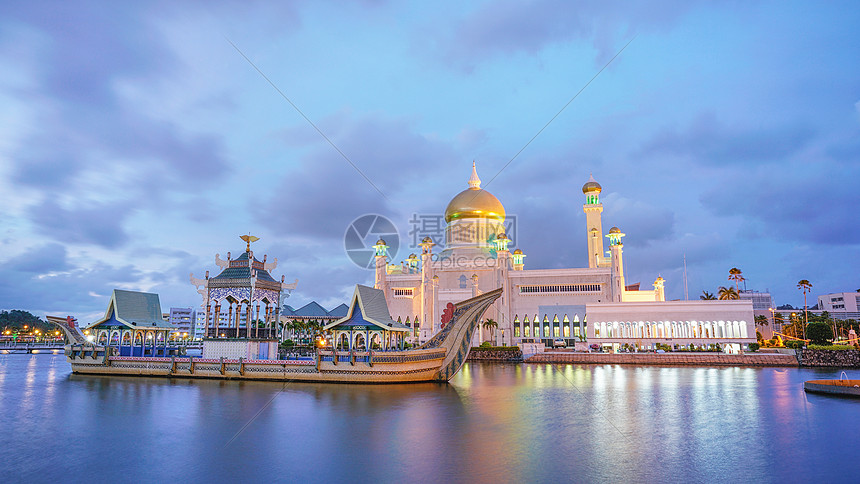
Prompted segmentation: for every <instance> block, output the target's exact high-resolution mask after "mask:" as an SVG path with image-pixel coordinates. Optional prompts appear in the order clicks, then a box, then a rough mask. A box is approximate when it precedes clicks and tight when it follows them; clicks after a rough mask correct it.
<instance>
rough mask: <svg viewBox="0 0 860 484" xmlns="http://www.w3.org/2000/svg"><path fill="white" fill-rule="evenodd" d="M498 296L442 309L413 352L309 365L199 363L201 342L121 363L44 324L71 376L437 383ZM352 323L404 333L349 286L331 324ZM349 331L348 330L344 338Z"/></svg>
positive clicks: (455, 365) (349, 355)
mask: <svg viewBox="0 0 860 484" xmlns="http://www.w3.org/2000/svg"><path fill="white" fill-rule="evenodd" d="M501 295H502V289H501V288H499V289H495V290H493V291H489V292H486V293H483V294H480V295H478V296H475V297H472V298H470V299H466V300H464V301H461V302H459V303H456V304H452V305H450V306H449V308H448V310H447V311H446V314H445V316H444V319H443V321H444V320H447V322H446V323H445V324H444V327H443V328H442V329H441V330H440V331H439V332H438V333H437V334H436V335H435V336H433V337H432V338H431V339H430V340H429V341H427V343H425V344H423V345H421V346H419V347H417V348H414V349H404V350H394V351H374V350H372V349H364V350H363V351H362V350H359V349H357V348H355V345H354V344H352V342H354V341H355V340H352V339H351V340H350V350H349V351H339V350H337V349H336V348H331V349H327V348H324V349H318V350H317V352H316V356H315V358H314V359H313V360H277V359H245V358H241V357H240V358H238V359H230V358H225V357H218V358H211V357H209V358H207V357H206V356H207V355H206V342H205V341H204V354H203V357H200V358H198V357H193V356H185V355H170V356H123V355H120V353H119V350H118V348H116V347H112V346H110V345H104V344H97V343H96V342H93V341H90V340H89V339H88V338H87V337H86V336H84V334H83V333H81V331H80V329H79V328H78V327H76V326H75V324H74V320H73V319H72V318H61V317H55V316H48V318H47V319H48V321H50V322H52V323H54V324H56V325H57V326H59V327H60V328H61V329H62V330H63V331H64V332H65V333H66V336H67V337H68V339H69V342H70V343H69V344H67V345H66V346H65V348H64V349H65V354H66V358H67V360H68V362H69V363H70V364H71V366H72V372H74V373H77V374H91V375H123V376H164V377H186V378H218V379H248V380H271V381H313V382H338V383H402V382H432V381H437V382H445V381H448V380H450V379H451V378H452V377H453V376H454V375H456V374H457V372H458V371H460V368H461V367H462V366H463V363H464V362H465V361H466V357H467V356H468V354H469V348H470V347H471V341H472V336H473V334H474V332H475V330H476V329H477V328H478V324H479V322H480V321H481V318H482V316H483V314H484V311H486V309H487V308H488V307H489V306H490V305H491V304H493V302H494V301H495V300H496V299H498V298H499V297H500V296H501ZM356 318H364V321H365V323H364V326H362V329H363V330H364V331H367V333H366V334H368V335H371V334H384V335H386V336H388V338H389V339H388V341H389V342H393V341H397V338H396V336H392V334H395V333H397V332H398V331H403V329H404V328H398V327H397V325H398V323H396V322H394V321H392V320H391V317H390V315H389V313H388V306H387V304H385V297H384V295H383V293H382V291H379V290H378V289H374V288H370V287H366V286H360V285H359V286H356V291H355V295H354V296H353V299H352V304H351V306H350V311H349V313H348V315H347V316H346V317H345V318H343V319H342V320H341V321H338V322H344V323H349V322H352V323H354V322H355V321H356ZM338 322H335V323H332V325H330V326H334V325H335V324H337V323H338ZM371 325H372V327H369V326H371ZM357 327H359V326H357V325H353V326H351V327H350V331H354V329H355V328H357ZM371 331H372V332H373V333H371ZM364 341H365V347H366V348H370V347H371V346H372V345H371V344H368V343H369V342H370V338H367V339H365V340H364ZM399 341H401V342H402V338H401V339H400V340H399ZM336 344H337V342H335V345H336ZM389 347H390V345H389Z"/></svg>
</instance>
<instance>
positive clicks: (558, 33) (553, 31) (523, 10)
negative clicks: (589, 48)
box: [442, 0, 704, 70]
mask: <svg viewBox="0 0 860 484" xmlns="http://www.w3.org/2000/svg"><path fill="white" fill-rule="evenodd" d="M697 3H704V2H683V1H678V0H662V1H657V2H647V3H641V2H628V1H625V2H612V3H602V2H584V3H583V2H565V1H563V0H535V1H531V2H518V1H513V0H506V1H502V2H486V3H484V4H482V5H481V6H480V7H478V8H477V9H475V10H474V11H472V12H471V13H470V14H469V15H468V16H466V17H465V18H463V19H462V20H461V21H460V22H459V23H458V24H457V25H455V27H454V29H453V31H452V34H451V36H450V37H448V38H446V39H444V40H443V41H442V48H443V52H444V54H443V55H444V57H445V58H446V59H447V60H448V61H449V62H451V63H453V64H455V65H457V66H460V67H463V68H465V69H467V70H471V69H472V68H474V66H475V65H476V64H477V63H479V62H481V61H483V60H485V59H487V58H491V57H494V56H496V55H510V54H514V53H517V52H525V53H528V54H533V53H535V52H537V51H539V50H541V49H542V48H543V47H544V46H546V45H547V44H551V43H556V42H566V41H570V40H590V41H592V43H593V45H594V47H595V48H597V49H598V52H599V54H598V59H600V60H601V61H605V60H608V59H609V58H610V57H611V56H612V55H614V50H616V49H618V47H619V46H618V45H616V41H618V40H621V39H622V38H623V39H625V40H626V39H628V38H630V37H632V33H634V32H636V33H642V32H647V31H661V30H663V29H665V28H666V27H668V26H671V25H672V24H674V23H675V22H676V21H677V20H678V19H679V18H680V17H682V16H683V15H686V14H687V12H688V11H690V10H692V9H693V8H695V7H696V6H697V5H696V4H697Z"/></svg>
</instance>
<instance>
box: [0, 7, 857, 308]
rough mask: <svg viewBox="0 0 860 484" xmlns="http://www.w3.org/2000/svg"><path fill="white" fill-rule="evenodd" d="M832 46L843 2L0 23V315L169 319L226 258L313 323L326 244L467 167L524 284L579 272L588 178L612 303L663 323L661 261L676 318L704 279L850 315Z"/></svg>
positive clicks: (844, 35)
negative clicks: (498, 213) (266, 271)
mask: <svg viewBox="0 0 860 484" xmlns="http://www.w3.org/2000/svg"><path fill="white" fill-rule="evenodd" d="M859 23H860V8H858V7H857V6H856V4H855V3H852V2H843V3H840V2H826V3H824V4H818V3H815V4H813V3H810V2H689V1H668V0H667V1H656V2H611V3H610V2H589V3H582V2H561V1H558V2H556V1H532V2H508V1H503V2H476V3H464V2H453V1H452V2H435V3H432V4H426V3H418V2H415V3H403V2H397V3H394V2H391V3H389V2H376V1H365V2H290V3H288V4H286V5H279V6H273V5H270V2H221V3H219V4H218V5H210V4H209V3H207V2H184V3H177V2H149V3H123V2H74V3H73V4H72V3H69V4H67V3H61V2H52V3H50V2H46V3H42V2H27V3H21V4H17V5H15V4H12V3H11V2H8V3H5V4H3V5H0V71H2V72H3V73H4V75H3V76H0V106H3V108H2V109H0V194H2V201H3V213H2V215H0V249H2V250H0V260H2V268H3V269H2V272H0V308H6V309H13V308H22V309H28V310H31V311H33V312H35V313H39V314H44V313H49V314H58V315H59V314H73V315H76V316H78V317H81V318H84V319H86V318H89V317H92V316H93V315H95V314H97V313H100V312H102V311H104V307H105V306H106V304H107V296H108V295H109V294H110V290H111V289H113V288H125V289H137V290H146V291H153V292H157V293H159V294H160V296H161V301H162V306H164V308H165V310H166V309H167V308H169V307H171V306H190V305H196V304H199V296H198V295H197V293H196V291H195V290H194V288H193V287H192V286H191V285H190V284H189V283H188V275H189V273H191V272H193V273H194V274H195V275H196V276H198V277H200V276H202V274H203V273H204V272H205V271H206V270H210V271H212V272H213V273H214V272H216V269H217V267H216V266H215V265H214V255H215V253H220V254H221V256H222V257H225V256H226V252H227V251H232V252H233V253H234V254H235V253H238V252H239V251H241V250H242V248H243V243H242V242H241V241H240V240H239V239H238V235H240V234H244V233H248V232H250V233H252V234H254V235H257V236H259V237H261V240H260V241H259V242H257V243H256V244H255V251H256V253H257V254H258V255H261V254H263V253H266V254H268V255H269V257H270V258H273V257H278V259H279V261H280V266H279V267H278V268H277V269H276V270H275V271H273V272H274V275H275V276H276V277H280V275H281V274H284V275H286V278H287V280H293V279H299V287H298V289H297V290H296V291H295V292H294V293H293V294H292V296H291V297H290V299H289V300H288V303H290V304H292V305H294V306H298V305H301V304H303V303H306V302H308V301H310V300H313V299H315V300H317V301H319V302H321V303H322V304H323V305H325V306H328V307H332V306H334V305H336V304H337V303H340V302H341V301H345V300H346V299H347V298H348V296H349V295H350V294H351V293H352V286H353V285H354V284H355V283H368V282H370V281H372V277H373V276H372V273H370V272H369V271H364V270H361V269H358V268H357V267H355V266H354V265H353V264H352V263H351V262H350V261H349V259H348V258H347V256H346V254H345V252H344V247H343V235H344V233H345V230H346V227H347V226H348V225H349V223H350V222H351V221H352V220H353V219H355V218H356V217H359V216H360V215H362V214H366V213H379V214H383V215H385V216H387V217H389V218H390V219H391V220H392V221H394V222H395V224H397V225H398V227H399V228H400V230H401V234H402V236H403V237H404V238H406V236H407V234H406V232H407V231H408V230H409V224H408V220H409V219H410V217H411V215H412V214H413V213H421V214H439V213H441V212H442V211H443V210H444V208H445V205H447V203H448V201H449V200H450V199H451V197H453V196H454V195H455V194H456V193H458V192H459V191H460V190H462V189H463V188H465V187H466V180H467V179H468V176H469V171H470V167H471V161H472V160H476V161H477V163H478V168H479V173H480V175H481V177H482V178H483V179H484V182H485V188H487V189H488V190H489V191H491V192H492V193H494V194H495V195H496V196H497V197H498V198H499V199H500V200H501V201H502V203H503V204H504V205H505V207H506V209H507V212H508V214H512V215H516V216H517V221H518V233H517V236H518V241H517V242H518V246H519V247H520V248H521V249H522V250H523V251H524V252H525V253H526V254H527V256H528V257H527V259H526V262H527V268H551V267H580V266H583V265H585V235H584V222H585V219H584V215H583V213H582V202H583V198H582V194H581V191H580V187H581V186H582V184H583V183H584V182H585V181H586V180H587V179H588V176H589V174H590V173H593V174H594V176H595V178H596V179H597V180H598V181H599V182H600V183H601V184H602V185H603V187H604V191H603V194H602V201H603V203H604V207H605V211H604V226H605V228H607V229H608V227H611V226H613V225H617V226H619V227H620V228H621V229H622V230H623V231H624V232H625V233H627V234H628V235H627V238H626V240H625V254H626V257H625V262H626V264H627V276H628V281H629V282H636V281H641V282H642V283H644V284H648V283H650V282H651V281H653V280H654V278H656V276H657V275H658V274H659V275H662V276H663V277H664V278H666V279H667V297H668V298H683V297H684V293H683V278H682V270H683V258H684V256H685V255H686V260H687V270H688V280H689V294H690V296H691V297H692V298H695V297H697V296H698V294H700V293H701V291H702V290H709V291H715V290H716V288H717V287H718V286H720V285H728V281H727V280H726V278H727V275H728V269H729V268H731V267H739V268H741V269H742V270H743V273H744V275H745V276H746V278H747V279H748V283H747V286H748V287H749V288H751V289H758V290H766V289H769V290H770V291H771V292H772V293H773V294H774V296H775V298H776V301H777V303H778V304H785V303H790V304H794V305H799V304H802V299H803V298H802V295H801V293H800V292H799V291H798V290H797V289H796V287H795V286H796V283H797V281H798V280H799V279H809V280H810V281H811V282H812V284H813V286H814V288H813V292H814V293H816V294H819V293H827V292H838V291H854V290H855V289H858V288H860V280H858V277H857V273H858V263H857V260H858V259H860V244H858V236H860V228H858V227H860V225H858V223H857V220H858V217H857V215H856V210H857V207H858V205H860V194H858V193H860V192H858V186H860V184H858V180H860V63H858V62H857V60H858V59H860V42H858V40H857V39H858V37H857V35H856V26H857V25H858V24H859ZM631 39H634V40H633V42H632V43H630V45H629V46H628V47H627V48H626V49H625V50H624V51H623V52H622V53H621V55H619V56H618V57H617V58H616V59H615V60H614V61H613V62H612V63H611V64H610V65H609V67H607V68H606V70H604V71H603V72H602V73H601V75H600V76H599V77H598V78H597V79H596V80H595V81H594V82H593V83H591V84H590V85H589V86H588V88H587V89H585V90H584V91H583V92H582V94H581V95H579V97H577V98H576V100H575V101H573V102H572V103H571V104H570V105H569V106H568V107H567V109H566V110H564V111H563V112H562V113H561V114H560V115H559V116H558V117H557V118H556V119H555V120H554V121H553V122H552V123H551V124H550V125H549V126H548V127H547V128H546V129H545V130H544V131H543V132H541V134H540V136H538V137H537V138H536V139H535V140H534V141H533V142H532V143H531V144H530V145H528V147H527V148H526V149H525V150H523V151H522V153H521V154H520V155H519V156H518V157H516V159H514V160H513V162H511V163H510V165H508V166H507V168H504V167H505V165H506V164H507V163H508V162H509V161H510V160H511V159H512V157H514V155H515V154H516V153H517V152H518V151H520V150H521V149H522V148H523V146H525V145H526V143H528V141H529V140H530V139H531V138H532V137H533V136H534V135H535V134H536V133H537V132H538V131H539V130H540V129H541V128H542V127H543V126H544V125H545V124H546V123H547V122H548V121H549V120H550V119H552V117H553V116H555V115H556V113H557V112H558V111H559V109H561V108H562V107H563V106H564V105H565V104H566V103H567V102H568V101H569V100H570V99H571V97H572V96H573V95H574V94H576V93H577V91H579V90H580V89H581V88H582V87H583V86H584V85H585V84H586V83H587V82H588V81H589V79H591V78H592V76H594V75H595V74H596V73H597V72H598V71H599V70H600V69H601V68H602V67H603V66H604V65H605V64H606V63H607V62H608V61H609V59H611V58H612V57H613V56H614V55H615V54H616V53H617V52H618V51H619V50H620V49H621V48H622V47H623V46H624V45H625V44H627V43H628V42H629V41H630V40H631ZM230 42H232V43H234V44H235V45H236V46H237V47H238V48H239V49H240V50H241V51H242V53H244V54H245V55H246V56H247V57H248V58H249V59H250V60H251V61H252V62H253V63H254V64H255V65H256V66H257V67H258V68H259V69H260V70H261V71H262V72H263V73H264V74H265V75H266V76H267V77H268V78H269V79H270V80H271V81H272V82H273V83H274V84H275V85H276V86H277V87H278V88H279V89H280V90H281V91H282V92H283V93H284V94H285V95H286V96H288V97H289V98H290V100H292V101H293V102H294V103H295V104H296V105H297V106H298V107H299V109H300V110H301V112H302V113H304V115H305V116H307V117H308V118H309V119H310V120H311V121H312V122H313V123H314V124H316V125H317V126H318V127H319V129H320V130H321V131H322V132H323V133H324V134H325V135H326V137H328V138H329V139H330V140H331V141H332V143H334V144H335V145H336V146H337V147H338V148H339V149H340V150H341V151H342V152H343V153H344V154H345V155H346V156H347V157H348V158H349V160H351V161H352V163H354V164H355V165H356V166H357V167H358V168H359V169H360V170H361V171H363V172H364V173H365V174H366V175H367V177H368V178H369V179H370V180H371V182H372V183H373V185H374V186H375V188H374V186H371V184H369V183H368V182H367V181H365V180H364V179H363V178H362V177H361V176H360V175H359V174H358V173H357V172H356V170H355V169H354V168H353V167H352V166H350V164H349V163H348V162H347V161H346V160H344V159H343V158H342V157H341V156H340V154H338V153H337V151H336V150H335V149H334V148H332V146H331V145H330V144H329V143H328V142H327V141H326V140H325V139H324V138H323V137H322V136H320V135H319V134H318V133H317V132H316V131H315V130H314V128H313V127H312V126H311V125H310V124H309V123H308V122H307V121H305V120H304V119H303V118H302V116H301V115H300V114H299V113H298V112H297V111H296V110H295V109H293V108H292V107H291V106H290V105H289V104H288V103H287V102H286V101H285V100H284V99H283V98H282V97H281V96H280V94H278V92H277V91H276V90H275V89H274V88H273V87H272V86H271V85H269V84H268V83H267V81H266V80H265V79H264V78H263V77H262V76H261V75H260V74H259V73H258V72H257V71H256V70H255V69H254V68H253V67H252V66H251V65H250V64H249V63H248V62H246V60H245V59H244V58H243V57H242V56H241V55H240V54H239V53H238V52H237V51H236V50H235V49H234V48H233V46H231V44H230ZM495 175H498V176H495ZM494 176H495V179H493V177H494ZM490 179H493V181H492V183H490V184H489V185H487V182H488V181H489V180H490ZM377 188H378V190H379V191H377ZM379 192H382V195H381V194H380V193H379ZM383 195H384V196H383ZM408 253H409V249H408V248H405V249H401V251H400V253H398V254H396V256H395V261H398V260H402V259H404V258H405V257H406V256H407V255H408Z"/></svg>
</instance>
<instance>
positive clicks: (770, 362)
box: [525, 351, 798, 367]
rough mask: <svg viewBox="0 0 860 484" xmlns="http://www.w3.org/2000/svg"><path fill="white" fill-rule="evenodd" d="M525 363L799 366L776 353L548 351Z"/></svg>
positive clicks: (786, 355)
mask: <svg viewBox="0 0 860 484" xmlns="http://www.w3.org/2000/svg"><path fill="white" fill-rule="evenodd" d="M525 361H526V363H578V364H586V365H601V364H610V365H657V366H775V367H787V366H794V367H796V366H798V362H797V358H796V357H795V356H794V355H789V354H779V353H747V354H743V355H727V354H725V353H575V352H572V351H547V352H545V353H538V354H536V355H533V356H530V357H529V358H526V359H525Z"/></svg>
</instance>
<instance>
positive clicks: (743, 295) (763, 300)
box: [738, 290, 782, 339]
mask: <svg viewBox="0 0 860 484" xmlns="http://www.w3.org/2000/svg"><path fill="white" fill-rule="evenodd" d="M738 299H740V300H742V301H752V305H753V315H754V317H755V316H764V317H766V318H767V321H768V324H767V325H766V326H759V325H756V330H757V331H758V332H760V333H761V335H762V337H763V338H764V339H770V338H772V337H773V332H774V331H777V332H780V333H781V332H782V322H777V321H775V318H774V315H773V314H774V311H775V310H773V308H774V307H775V306H774V303H773V297H772V296H771V295H770V293H769V292H759V291H753V290H749V291H747V290H742V291H741V292H739V293H738Z"/></svg>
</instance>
